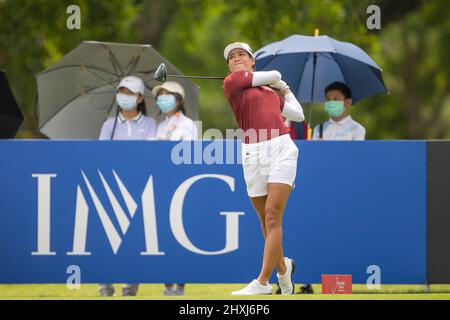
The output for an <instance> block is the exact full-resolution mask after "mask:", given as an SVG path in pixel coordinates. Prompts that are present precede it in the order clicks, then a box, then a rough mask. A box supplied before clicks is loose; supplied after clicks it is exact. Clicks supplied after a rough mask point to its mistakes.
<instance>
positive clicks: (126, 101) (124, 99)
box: [116, 93, 138, 111]
mask: <svg viewBox="0 0 450 320" xmlns="http://www.w3.org/2000/svg"><path fill="white" fill-rule="evenodd" d="M137 99H138V97H136V96H130V95H128V94H124V93H118V94H117V95H116V102H117V104H118V105H119V107H120V108H121V109H122V110H124V111H130V110H133V109H134V108H136V107H137Z"/></svg>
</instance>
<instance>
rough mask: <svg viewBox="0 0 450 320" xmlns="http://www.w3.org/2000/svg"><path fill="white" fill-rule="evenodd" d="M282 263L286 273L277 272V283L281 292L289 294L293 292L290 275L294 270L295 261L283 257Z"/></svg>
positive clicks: (293, 287)
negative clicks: (284, 265)
mask: <svg viewBox="0 0 450 320" xmlns="http://www.w3.org/2000/svg"><path fill="white" fill-rule="evenodd" d="M284 263H285V264H286V273H285V274H283V275H280V274H278V273H277V278H278V284H279V285H280V289H281V294H283V295H289V294H294V290H295V285H294V280H293V279H292V275H293V274H294V272H295V262H294V260H292V259H289V258H287V257H285V258H284Z"/></svg>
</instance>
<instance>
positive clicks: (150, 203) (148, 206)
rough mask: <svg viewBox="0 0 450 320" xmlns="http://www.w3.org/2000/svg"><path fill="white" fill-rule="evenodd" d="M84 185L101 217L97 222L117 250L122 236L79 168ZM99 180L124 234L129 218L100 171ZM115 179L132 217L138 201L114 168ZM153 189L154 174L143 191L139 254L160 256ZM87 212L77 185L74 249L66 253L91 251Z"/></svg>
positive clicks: (79, 253)
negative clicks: (142, 249)
mask: <svg viewBox="0 0 450 320" xmlns="http://www.w3.org/2000/svg"><path fill="white" fill-rule="evenodd" d="M81 173H82V175H83V178H84V181H85V183H86V186H87V187H88V190H89V193H90V195H91V198H92V201H93V202H94V206H95V208H96V210H97V213H98V215H99V218H100V222H101V223H102V225H103V229H104V230H105V232H106V236H107V237H108V240H109V243H110V245H111V248H112V250H113V252H114V254H117V252H118V251H119V248H120V245H121V243H122V238H121V236H120V235H119V232H118V231H117V230H116V228H115V227H114V224H113V223H112V221H111V219H110V218H109V216H108V214H107V212H106V210H105V208H104V206H103V204H102V203H101V201H100V199H99V197H98V196H97V194H96V192H95V190H94V188H93V187H92V184H91V183H90V182H89V179H88V178H87V177H86V175H85V174H84V172H83V171H81ZM98 173H99V176H100V179H101V180H102V184H103V187H104V188H105V191H106V193H107V195H108V199H109V202H110V203H111V206H112V208H113V211H114V213H115V215H116V218H117V221H118V222H119V226H120V229H121V231H122V234H123V235H126V233H127V231H128V227H129V226H130V223H131V222H130V220H129V219H128V217H127V215H126V213H125V210H124V209H123V208H122V207H121V206H120V204H119V201H118V200H117V197H116V196H115V195H114V193H113V192H112V190H111V187H110V186H109V185H108V183H107V182H106V180H105V178H104V177H103V175H102V173H101V172H100V171H99V172H98ZM113 174H114V178H115V179H116V182H117V185H118V186H119V190H120V193H121V194H122V198H123V199H124V201H125V204H126V206H127V209H128V211H129V214H130V216H131V217H134V215H135V213H136V210H137V204H136V202H135V201H134V199H133V198H132V196H131V194H130V192H129V191H128V189H127V188H126V187H125V184H124V183H123V182H122V180H121V179H120V177H119V176H118V175H117V173H116V172H115V171H113ZM154 198H155V197H154V189H153V177H152V176H150V177H149V179H148V182H147V186H146V187H145V189H144V192H143V194H142V208H143V209H142V211H143V220H144V235H145V245H146V251H145V252H142V253H141V254H142V255H163V254H164V252H160V251H159V249H158V238H157V227H156V210H155V200H154ZM88 211H89V208H88V206H87V203H86V200H85V197H84V195H83V192H82V191H81V189H80V187H79V186H78V189H77V203H76V209H75V230H74V240H73V250H72V252H68V253H67V254H68V255H90V252H87V251H86V237H87V223H88Z"/></svg>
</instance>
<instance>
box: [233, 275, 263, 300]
mask: <svg viewBox="0 0 450 320" xmlns="http://www.w3.org/2000/svg"><path fill="white" fill-rule="evenodd" d="M262 294H272V286H271V285H269V282H267V284H266V285H265V286H264V285H262V284H261V283H259V281H258V280H256V279H255V280H253V281H252V282H250V283H249V284H248V285H247V286H246V287H245V288H244V289H241V290H238V291H233V292H232V293H231V295H232V296H253V295H262Z"/></svg>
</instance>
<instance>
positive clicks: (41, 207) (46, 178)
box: [31, 173, 57, 256]
mask: <svg viewBox="0 0 450 320" xmlns="http://www.w3.org/2000/svg"><path fill="white" fill-rule="evenodd" d="M31 176H32V177H33V178H37V179H38V213H39V214H38V223H37V251H35V252H32V253H31V254H32V255H46V256H48V255H55V254H56V252H52V251H51V250H50V214H51V210H50V209H51V204H50V202H51V193H50V190H51V188H50V186H51V181H50V180H51V178H56V177H57V175H56V174H53V173H50V174H44V173H42V174H32V175H31Z"/></svg>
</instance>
